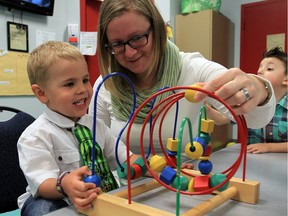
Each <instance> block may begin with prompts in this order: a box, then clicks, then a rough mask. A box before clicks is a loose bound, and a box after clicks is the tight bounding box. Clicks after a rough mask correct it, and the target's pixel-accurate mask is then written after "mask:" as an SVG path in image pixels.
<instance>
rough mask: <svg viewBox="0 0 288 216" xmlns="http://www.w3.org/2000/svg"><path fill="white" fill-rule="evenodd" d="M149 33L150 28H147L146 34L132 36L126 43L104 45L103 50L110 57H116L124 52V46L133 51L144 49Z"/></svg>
mask: <svg viewBox="0 0 288 216" xmlns="http://www.w3.org/2000/svg"><path fill="white" fill-rule="evenodd" d="M151 31H152V30H151V28H149V30H148V31H147V33H145V34H142V35H137V36H134V37H132V38H130V39H129V40H127V41H124V42H116V43H112V44H106V45H105V49H106V50H107V51H108V52H109V53H111V54H112V55H117V54H121V53H124V52H125V46H126V45H127V44H128V45H129V46H130V47H131V48H133V49H137V48H140V47H144V46H145V45H146V44H147V43H148V37H149V35H150V33H151Z"/></svg>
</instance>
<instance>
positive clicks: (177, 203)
mask: <svg viewBox="0 0 288 216" xmlns="http://www.w3.org/2000/svg"><path fill="white" fill-rule="evenodd" d="M186 122H187V123H188V129H189V138H190V143H191V147H194V146H193V133H192V125H191V120H190V119H189V118H188V117H185V118H184V119H183V120H182V123H181V125H180V129H179V135H178V149H177V176H176V178H177V179H176V180H177V187H178V188H176V215H177V216H179V213H180V169H181V146H182V136H183V130H184V126H185V123H186Z"/></svg>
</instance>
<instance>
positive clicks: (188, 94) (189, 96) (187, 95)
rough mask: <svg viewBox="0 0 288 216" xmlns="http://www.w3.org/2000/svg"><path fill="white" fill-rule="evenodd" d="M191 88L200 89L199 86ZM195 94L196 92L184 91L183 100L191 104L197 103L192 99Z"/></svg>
mask: <svg viewBox="0 0 288 216" xmlns="http://www.w3.org/2000/svg"><path fill="white" fill-rule="evenodd" d="M191 87H196V88H201V86H200V85H192V86H191ZM196 92H197V91H196V90H191V89H186V90H185V98H186V100H188V101H189V102H192V103H197V102H198V101H196V100H195V99H194V96H195V94H196Z"/></svg>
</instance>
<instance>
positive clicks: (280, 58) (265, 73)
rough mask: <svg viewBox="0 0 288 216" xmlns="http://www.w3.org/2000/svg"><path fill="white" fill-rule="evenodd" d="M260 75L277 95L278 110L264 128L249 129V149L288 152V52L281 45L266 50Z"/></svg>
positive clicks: (260, 67)
mask: <svg viewBox="0 0 288 216" xmlns="http://www.w3.org/2000/svg"><path fill="white" fill-rule="evenodd" d="M258 75H259V76H261V77H263V78H265V79H267V80H269V81H270V82H271V84H272V86H273V89H274V93H275V97H276V103H277V105H276V110H275V114H274V116H273V118H272V120H271V121H270V122H269V124H268V125H266V127H264V128H260V129H248V143H249V144H253V145H248V147H247V151H248V152H251V153H266V152H287V150H288V143H287V129H288V126H287V124H288V121H287V118H288V117H287V114H288V113H287V101H288V99H287V87H288V76H287V53H285V52H283V50H282V49H281V48H279V47H275V48H273V49H271V50H269V51H268V52H265V53H264V55H263V59H262V61H261V63H260V66H259V69H258Z"/></svg>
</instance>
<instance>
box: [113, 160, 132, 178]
mask: <svg viewBox="0 0 288 216" xmlns="http://www.w3.org/2000/svg"><path fill="white" fill-rule="evenodd" d="M121 165H122V167H120V166H118V168H117V175H118V176H119V178H122V179H127V175H128V169H127V164H126V162H124V163H122V164H121ZM130 176H131V177H133V176H134V168H133V166H130Z"/></svg>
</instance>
